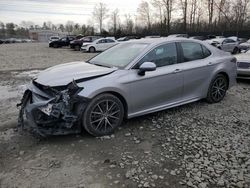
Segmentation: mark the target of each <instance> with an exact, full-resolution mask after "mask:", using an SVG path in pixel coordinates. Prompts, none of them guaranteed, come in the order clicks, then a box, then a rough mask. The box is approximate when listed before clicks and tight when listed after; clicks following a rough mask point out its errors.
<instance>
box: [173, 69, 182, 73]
mask: <svg viewBox="0 0 250 188" xmlns="http://www.w3.org/2000/svg"><path fill="white" fill-rule="evenodd" d="M178 72H181V69H175V70H174V71H173V74H176V73H178Z"/></svg>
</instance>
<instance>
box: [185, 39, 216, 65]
mask: <svg viewBox="0 0 250 188" xmlns="http://www.w3.org/2000/svg"><path fill="white" fill-rule="evenodd" d="M180 44H181V47H182V50H183V60H184V62H188V61H195V60H199V59H204V58H206V57H208V56H210V55H211V52H210V51H209V50H208V49H207V48H206V47H205V46H203V45H201V44H199V43H195V42H182V43H180Z"/></svg>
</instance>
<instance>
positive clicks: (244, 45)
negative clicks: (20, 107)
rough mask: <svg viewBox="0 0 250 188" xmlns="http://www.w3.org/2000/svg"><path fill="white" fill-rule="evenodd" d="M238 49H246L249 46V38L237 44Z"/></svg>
mask: <svg viewBox="0 0 250 188" xmlns="http://www.w3.org/2000/svg"><path fill="white" fill-rule="evenodd" d="M239 48H240V50H247V49H249V48H250V39H249V40H248V41H246V42H243V43H241V44H240V45H239Z"/></svg>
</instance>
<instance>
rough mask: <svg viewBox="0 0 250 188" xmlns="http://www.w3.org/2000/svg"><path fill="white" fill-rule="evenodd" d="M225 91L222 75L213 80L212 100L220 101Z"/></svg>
mask: <svg viewBox="0 0 250 188" xmlns="http://www.w3.org/2000/svg"><path fill="white" fill-rule="evenodd" d="M226 91H227V82H226V80H225V78H224V77H218V78H217V79H216V80H214V82H213V86H212V97H213V99H214V101H220V100H222V99H223V98H224V96H225V94H226Z"/></svg>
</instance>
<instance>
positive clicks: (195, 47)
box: [178, 42, 215, 101]
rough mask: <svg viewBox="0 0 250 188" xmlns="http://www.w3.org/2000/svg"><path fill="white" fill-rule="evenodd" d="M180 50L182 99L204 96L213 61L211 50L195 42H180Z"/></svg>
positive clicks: (213, 64)
mask: <svg viewBox="0 0 250 188" xmlns="http://www.w3.org/2000/svg"><path fill="white" fill-rule="evenodd" d="M178 46H179V48H180V49H181V51H182V57H183V58H182V63H181V70H182V72H183V77H184V87H183V99H184V101H188V100H192V99H197V98H201V97H204V95H206V93H207V86H208V85H209V82H210V79H211V75H212V72H213V69H214V66H215V62H214V60H213V59H212V58H210V55H211V52H210V51H209V50H208V49H207V48H206V47H205V46H203V45H201V44H199V43H196V42H180V43H178Z"/></svg>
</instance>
